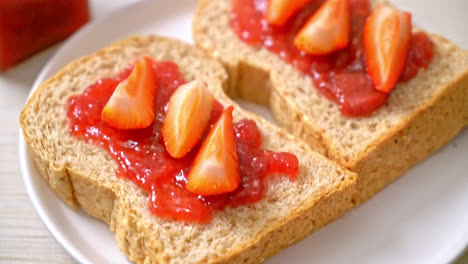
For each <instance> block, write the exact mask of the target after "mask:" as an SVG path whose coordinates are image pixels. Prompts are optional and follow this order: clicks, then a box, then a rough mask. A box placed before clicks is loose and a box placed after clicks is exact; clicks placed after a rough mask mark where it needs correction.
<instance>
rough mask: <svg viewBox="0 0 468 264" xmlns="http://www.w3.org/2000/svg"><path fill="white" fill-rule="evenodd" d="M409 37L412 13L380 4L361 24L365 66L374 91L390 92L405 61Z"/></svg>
mask: <svg viewBox="0 0 468 264" xmlns="http://www.w3.org/2000/svg"><path fill="white" fill-rule="evenodd" d="M410 40H411V15H410V14H409V13H407V12H403V11H400V10H397V9H395V8H392V7H387V6H379V7H377V8H376V9H375V10H374V12H372V14H371V15H370V16H369V18H367V21H366V25H365V26H364V51H365V54H366V67H367V72H368V73H369V75H370V77H371V79H372V82H373V83H374V86H375V88H376V89H377V90H379V91H382V92H386V93H388V92H390V90H392V89H393V87H395V84H396V83H397V81H398V78H399V77H400V75H401V73H402V72H403V70H404V67H405V64H406V58H407V57H408V52H409V47H410Z"/></svg>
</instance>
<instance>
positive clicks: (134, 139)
mask: <svg viewBox="0 0 468 264" xmlns="http://www.w3.org/2000/svg"><path fill="white" fill-rule="evenodd" d="M153 69H154V72H155V74H156V79H157V87H158V96H157V98H156V118H155V121H154V123H153V124H152V125H151V126H150V127H148V128H145V129H140V130H118V129H115V128H113V127H110V126H109V125H107V124H106V123H104V122H103V121H102V120H101V112H102V109H103V108H104V106H105V104H106V103H107V101H108V100H109V98H110V97H111V95H112V93H113V92H114V89H115V88H116V86H117V84H118V83H119V82H121V81H122V80H125V79H126V78H127V76H128V75H129V74H130V72H131V68H129V69H126V70H124V71H123V72H122V73H120V74H119V75H118V76H117V77H115V78H109V79H101V80H99V81H97V82H96V83H95V84H93V85H91V86H90V87H89V88H88V89H86V90H85V91H84V92H83V94H80V95H77V96H73V97H70V98H69V101H68V113H67V115H68V118H69V120H70V123H71V126H70V132H71V134H72V135H73V136H76V137H78V138H80V139H83V140H86V141H88V142H91V143H94V144H96V145H99V146H101V147H103V148H105V149H106V150H107V151H108V152H109V154H110V155H111V156H112V157H113V158H114V159H115V161H117V163H118V169H117V172H116V174H117V176H118V177H122V178H127V179H129V180H131V181H133V182H134V183H135V184H136V185H138V186H139V187H140V188H142V189H144V190H145V191H147V192H148V193H149V194H150V195H151V196H150V199H151V202H150V210H151V212H152V213H154V214H155V215H157V216H159V217H161V218H169V219H176V220H180V221H188V222H196V223H208V222H210V220H211V217H212V214H213V211H215V210H222V209H223V208H225V207H226V206H232V207H236V206H240V205H246V204H251V203H255V202H257V201H259V200H261V199H262V198H263V196H264V193H265V180H266V179H267V178H268V177H269V176H271V175H274V174H284V175H288V177H289V178H290V179H291V180H294V179H295V177H296V175H297V173H298V171H299V164H298V160H297V158H296V156H294V155H293V154H290V153H275V152H272V151H268V150H263V149H261V145H262V137H261V134H260V131H259V130H258V128H257V126H256V124H255V122H254V121H252V120H247V119H245V120H242V121H240V122H238V123H236V124H234V129H235V135H236V143H237V151H238V156H239V164H240V173H241V178H242V181H241V184H240V186H239V187H238V188H237V189H236V190H235V191H234V192H231V193H226V194H222V195H216V196H206V197H203V196H199V195H195V194H192V193H190V192H188V191H187V190H186V189H185V187H184V186H185V184H186V176H187V175H188V172H189V171H190V168H191V164H192V161H193V159H194V158H195V155H196V153H197V151H198V149H199V146H197V147H195V148H194V149H193V150H192V151H191V152H189V153H188V154H187V155H186V156H185V157H184V158H182V159H174V158H172V157H171V156H170V155H169V153H168V152H167V151H166V149H165V146H164V142H163V138H162V135H161V126H162V122H163V120H164V117H165V115H166V112H165V111H166V109H165V106H166V104H167V102H168V100H169V98H170V96H171V95H172V93H173V92H174V91H175V90H176V89H177V87H179V86H180V85H181V84H183V83H185V80H184V78H183V76H182V75H181V73H180V72H179V69H178V66H177V65H176V64H174V63H173V62H154V63H153ZM222 111H223V107H222V105H221V104H220V103H219V102H215V105H214V107H213V111H212V115H211V120H210V124H211V125H212V124H214V123H215V122H216V120H217V118H218V117H219V116H220V115H221V113H222ZM211 125H210V126H211ZM208 131H209V128H207V131H205V136H206V135H207V133H208ZM200 142H202V140H201V141H200Z"/></svg>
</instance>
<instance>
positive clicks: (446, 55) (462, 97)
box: [193, 0, 468, 204]
mask: <svg viewBox="0 0 468 264" xmlns="http://www.w3.org/2000/svg"><path fill="white" fill-rule="evenodd" d="M231 3H232V0H202V1H201V2H200V4H199V6H198V9H197V11H196V14H195V18H194V21H193V35H194V39H195V42H196V43H197V45H198V46H200V47H201V48H203V49H204V50H206V51H207V52H208V53H209V54H211V55H212V56H213V57H214V58H217V59H219V60H220V61H221V62H222V63H223V64H224V65H225V66H226V68H227V70H228V73H229V76H230V80H229V85H230V86H229V89H228V94H230V95H231V96H232V97H241V98H244V99H247V100H251V101H254V102H257V103H261V104H264V105H268V106H269V107H270V109H271V111H272V113H273V116H274V117H275V119H276V121H277V122H278V123H279V124H280V125H281V126H283V127H285V128H287V129H288V130H289V131H290V132H291V133H293V134H295V135H297V136H299V137H300V138H302V139H303V140H305V141H306V142H307V143H309V145H310V146H312V148H313V149H315V150H316V151H319V152H320V153H322V154H324V155H326V156H328V157H329V158H331V159H333V160H335V161H337V162H338V163H340V164H341V165H343V166H345V167H347V168H348V169H350V170H351V171H354V172H356V173H357V174H358V185H357V188H358V191H357V192H356V195H355V196H354V198H353V200H354V202H355V203H356V204H359V203H362V202H364V201H366V200H367V199H369V198H370V197H371V196H372V195H373V194H375V193H376V192H378V191H379V190H380V189H382V188H383V187H385V186H386V185H387V184H389V183H390V182H392V181H393V180H394V179H396V178H397V177H399V176H400V175H402V174H403V173H404V172H405V171H406V170H408V169H409V168H410V167H411V166H412V165H414V164H416V163H418V162H419V161H421V160H423V159H424V158H426V157H427V156H428V155H429V154H431V153H432V152H434V151H436V150H437V149H439V148H440V147H441V146H443V145H444V144H445V143H446V142H447V141H449V140H450V139H452V138H453V137H454V136H455V135H457V134H458V133H459V132H460V131H461V130H462V129H463V127H465V126H466V125H468V52H466V51H463V50H461V49H460V48H458V47H457V46H456V45H455V44H453V43H451V42H450V41H448V40H446V39H444V38H442V37H440V36H436V35H433V34H430V38H431V39H432V41H433V42H434V43H435V56H434V58H433V60H432V62H431V63H430V65H429V66H428V68H427V69H425V70H420V72H419V73H418V75H417V76H416V77H415V78H414V79H412V80H411V81H409V82H406V83H401V84H398V86H397V88H396V89H394V90H393V91H392V93H391V95H390V98H389V100H388V103H387V105H386V106H384V107H382V108H381V109H379V110H378V111H376V112H374V113H373V114H372V115H371V116H369V117H362V118H347V117H345V116H343V115H342V114H341V112H340V111H339V109H338V107H337V105H336V104H335V103H333V102H331V101H329V100H327V99H326V98H325V97H324V96H322V95H321V94H320V93H319V92H318V91H317V89H315V87H314V84H313V82H312V79H311V78H310V77H309V76H306V75H304V74H302V73H300V72H299V71H298V70H296V69H295V68H293V67H292V66H291V65H289V64H288V63H286V62H284V61H283V60H281V59H280V58H279V57H278V56H277V55H275V54H273V53H271V52H269V51H268V50H267V49H266V48H264V47H254V46H249V45H248V44H246V43H244V42H243V41H241V40H240V39H239V38H238V37H237V35H236V34H235V33H234V32H233V31H232V30H231V27H230V21H229V19H230V18H229V14H230V11H231ZM371 4H372V6H373V7H375V6H377V5H378V4H386V3H385V2H384V1H380V0H371Z"/></svg>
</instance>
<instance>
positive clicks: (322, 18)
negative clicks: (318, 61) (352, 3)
mask: <svg viewBox="0 0 468 264" xmlns="http://www.w3.org/2000/svg"><path fill="white" fill-rule="evenodd" d="M350 19H351V15H350V8H349V2H348V0H327V1H326V2H325V3H324V4H323V5H322V6H321V7H320V8H319V9H318V10H317V12H315V13H314V15H312V17H311V18H310V19H309V20H308V21H307V23H306V24H305V26H304V27H302V29H301V30H300V31H299V33H298V34H297V35H296V37H295V39H294V45H296V47H297V48H298V49H300V50H303V51H305V52H307V53H309V54H313V55H324V54H327V53H330V52H333V51H337V50H339V49H342V48H344V47H346V46H348V43H349V38H350V30H351V28H350V23H351V22H350Z"/></svg>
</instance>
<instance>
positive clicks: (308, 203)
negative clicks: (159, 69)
mask: <svg viewBox="0 0 468 264" xmlns="http://www.w3.org/2000/svg"><path fill="white" fill-rule="evenodd" d="M141 56H149V57H152V58H154V59H155V60H171V61H174V62H175V63H177V64H178V65H179V67H180V71H181V72H182V73H183V74H184V76H185V79H186V80H187V81H191V80H194V79H197V80H200V81H204V82H205V83H206V84H207V86H208V87H209V88H210V89H211V90H212V92H213V94H214V95H215V98H216V99H217V100H218V101H219V102H221V103H222V104H223V105H224V106H227V105H233V106H234V108H235V109H234V121H235V122H236V121H239V120H240V119H242V118H249V119H252V120H254V121H255V122H256V124H257V126H258V127H259V130H260V131H261V133H262V136H263V147H264V148H266V149H271V150H273V151H287V152H291V153H294V154H295V155H296V156H297V157H298V159H299V164H300V173H299V175H298V177H297V179H296V181H294V182H290V181H289V180H287V179H285V177H274V178H272V179H271V180H270V181H269V182H267V192H266V196H265V198H264V199H263V200H262V201H260V202H258V203H256V204H254V205H250V206H242V207H238V208H227V209H225V210H223V211H217V212H215V213H214V217H213V220H212V222H211V223H210V224H207V225H198V224H190V223H184V222H178V221H173V220H163V219H160V218H158V217H156V216H154V215H152V214H151V213H150V211H149V209H148V207H149V199H148V194H147V193H145V192H144V191H142V190H140V189H139V188H138V187H136V185H134V184H133V183H132V182H130V181H128V180H125V179H121V178H117V177H116V174H115V170H116V168H117V163H116V162H115V161H114V160H113V159H112V158H111V157H110V155H109V154H108V153H107V152H106V151H105V150H103V149H101V148H99V147H97V146H95V145H92V144H89V143H86V142H84V141H81V140H78V139H76V138H75V137H72V136H71V135H70V133H69V121H68V119H67V117H66V111H67V109H66V102H67V99H68V98H69V97H70V96H71V95H75V94H79V93H82V92H83V90H85V89H86V88H87V87H88V86H90V85H91V84H93V83H95V82H96V81H97V80H98V79H100V78H104V77H113V76H115V75H116V74H117V73H118V72H120V71H121V70H122V69H124V68H125V67H127V66H128V65H129V64H131V63H134V62H135V61H136V59H137V58H138V57H141ZM226 81H227V74H226V72H225V70H224V68H223V67H222V65H221V64H220V63H219V62H217V61H215V60H214V59H212V58H210V57H208V56H206V54H205V53H204V52H203V51H202V50H199V49H197V48H195V47H193V46H191V45H188V44H185V43H182V42H180V41H177V40H173V39H167V38H161V37H156V36H137V37H132V38H128V39H125V40H123V41H120V42H118V43H115V44H113V45H111V46H109V47H106V48H104V49H103V50H101V51H98V52H97V53H95V54H93V55H90V56H87V57H84V58H81V59H78V60H76V61H74V62H72V63H70V64H69V65H68V66H66V67H65V68H64V69H63V70H61V71H60V72H59V73H57V74H56V75H54V76H52V77H51V78H50V79H48V80H47V81H46V82H44V83H43V84H42V85H41V86H40V87H39V88H38V89H37V90H36V91H35V92H34V93H33V95H32V96H31V98H30V99H29V101H28V103H27V105H26V107H25V108H24V110H23V111H22V113H21V118H20V122H21V127H22V129H23V133H24V138H25V140H26V142H27V144H28V146H29V149H30V153H31V155H32V157H33V159H34V161H35V163H36V165H37V167H38V168H39V171H40V173H41V174H42V176H43V177H44V178H45V180H46V181H47V182H48V183H49V185H50V186H51V188H52V189H53V190H54V191H55V192H56V193H57V195H58V196H60V198H62V200H64V201H65V202H66V203H67V204H68V205H69V206H71V207H74V208H76V207H78V206H80V207H81V208H83V209H84V210H85V211H86V212H87V213H88V214H90V215H91V216H94V217H96V218H99V219H101V220H103V221H104V222H106V223H107V224H109V226H110V229H111V231H112V232H114V233H115V237H116V239H117V241H118V244H119V246H120V248H121V250H122V252H124V253H125V254H126V255H127V256H128V257H129V259H130V260H132V261H134V262H137V263H257V262H260V261H263V260H264V259H265V258H267V257H269V256H271V255H273V254H275V253H277V252H278V251H279V250H280V249H282V248H284V247H287V246H289V245H290V244H292V243H294V242H296V241H298V240H300V239H301V238H303V237H304V236H306V235H308V234H310V233H311V232H313V231H314V230H316V229H317V228H319V227H321V226H324V225H326V224H327V223H329V222H330V221H332V220H333V219H335V218H337V217H339V216H341V215H343V213H344V212H345V211H346V210H347V209H348V208H350V207H351V206H352V203H351V197H352V194H353V193H354V192H355V183H356V180H357V176H356V175H355V174H354V173H351V172H349V171H347V170H346V169H343V168H342V167H340V166H339V165H337V164H336V163H334V162H332V161H330V160H328V159H326V158H325V157H323V156H322V155H320V154H317V153H315V152H313V151H311V149H310V147H309V146H308V145H307V144H305V143H302V142H301V141H299V140H297V139H295V138H294V137H293V136H291V135H290V134H288V133H287V132H285V131H283V130H282V129H280V128H278V127H276V126H274V125H272V124H270V123H268V122H266V121H265V120H263V119H262V118H260V117H258V116H256V115H254V114H251V113H247V112H245V111H243V110H242V109H240V108H239V107H238V106H237V105H236V104H235V103H234V102H233V101H231V100H230V99H229V98H228V97H227V96H226V95H225V93H224V90H223V88H224V87H227V85H226ZM83 232H86V230H83Z"/></svg>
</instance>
